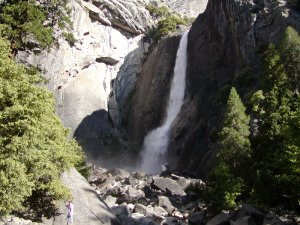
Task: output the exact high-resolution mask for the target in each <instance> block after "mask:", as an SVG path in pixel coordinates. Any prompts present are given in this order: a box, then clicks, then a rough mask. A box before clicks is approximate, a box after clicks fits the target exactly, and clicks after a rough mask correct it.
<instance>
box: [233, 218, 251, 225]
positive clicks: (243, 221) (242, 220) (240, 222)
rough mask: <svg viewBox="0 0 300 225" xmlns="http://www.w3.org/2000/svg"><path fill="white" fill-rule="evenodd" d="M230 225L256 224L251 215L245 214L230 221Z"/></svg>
mask: <svg viewBox="0 0 300 225" xmlns="http://www.w3.org/2000/svg"><path fill="white" fill-rule="evenodd" d="M232 225H256V223H255V220H254V219H253V218H252V217H251V216H245V217H243V218H240V219H238V220H236V221H234V222H233V223H232Z"/></svg>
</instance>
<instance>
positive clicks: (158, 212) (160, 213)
mask: <svg viewBox="0 0 300 225" xmlns="http://www.w3.org/2000/svg"><path fill="white" fill-rule="evenodd" d="M153 210H154V214H155V215H158V216H164V217H165V216H168V212H167V211H166V210H165V209H164V208H163V207H161V206H154V208H153Z"/></svg>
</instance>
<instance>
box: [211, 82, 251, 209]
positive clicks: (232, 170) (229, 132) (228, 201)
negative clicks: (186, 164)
mask: <svg viewBox="0 0 300 225" xmlns="http://www.w3.org/2000/svg"><path fill="white" fill-rule="evenodd" d="M245 110H246V108H245V106H244V105H243V103H242V101H241V99H240V97H239V95H238V93H237V91H236V89H235V88H234V87H233V88H231V91H230V95H229V97H228V101H227V106H226V110H225V114H224V121H223V125H222V129H221V132H220V133H219V151H218V154H217V158H218V161H219V164H218V165H217V166H216V168H215V169H214V170H213V171H212V172H211V174H210V175H209V179H208V188H207V193H208V196H210V199H213V202H214V204H215V205H216V207H217V209H218V210H221V209H227V208H232V207H234V206H235V205H236V198H237V197H238V196H239V195H240V194H241V193H242V188H243V186H244V183H245V182H244V180H245V179H246V172H245V171H246V169H247V165H248V162H249V160H250V157H251V148H250V141H249V135H250V127H249V121H250V118H249V116H247V115H246V114H245Z"/></svg>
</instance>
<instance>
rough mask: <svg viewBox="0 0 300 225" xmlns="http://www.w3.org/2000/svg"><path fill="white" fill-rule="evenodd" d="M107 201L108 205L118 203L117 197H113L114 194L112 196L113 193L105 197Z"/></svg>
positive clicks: (111, 205)
mask: <svg viewBox="0 0 300 225" xmlns="http://www.w3.org/2000/svg"><path fill="white" fill-rule="evenodd" d="M104 201H105V203H106V204H107V205H108V207H110V208H111V207H113V206H115V204H116V202H117V198H116V197H113V196H111V195H109V196H107V197H106V198H105V200H104Z"/></svg>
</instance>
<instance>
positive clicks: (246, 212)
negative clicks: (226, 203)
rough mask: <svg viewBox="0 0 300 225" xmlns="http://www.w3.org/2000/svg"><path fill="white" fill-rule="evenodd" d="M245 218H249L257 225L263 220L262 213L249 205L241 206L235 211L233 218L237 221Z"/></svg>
mask: <svg viewBox="0 0 300 225" xmlns="http://www.w3.org/2000/svg"><path fill="white" fill-rule="evenodd" d="M246 216H251V217H252V218H253V219H254V220H255V222H256V223H257V224H261V223H262V222H263V219H264V213H262V212H261V211H260V210H258V209H256V208H254V207H253V206H251V205H249V204H244V205H242V206H241V207H240V208H239V210H238V211H237V213H236V215H235V218H236V220H237V219H241V218H244V217H246Z"/></svg>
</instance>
